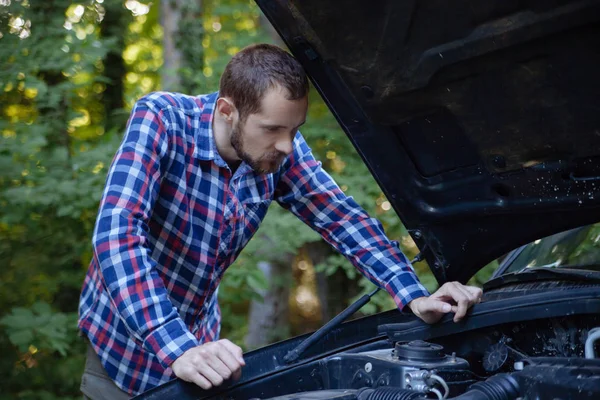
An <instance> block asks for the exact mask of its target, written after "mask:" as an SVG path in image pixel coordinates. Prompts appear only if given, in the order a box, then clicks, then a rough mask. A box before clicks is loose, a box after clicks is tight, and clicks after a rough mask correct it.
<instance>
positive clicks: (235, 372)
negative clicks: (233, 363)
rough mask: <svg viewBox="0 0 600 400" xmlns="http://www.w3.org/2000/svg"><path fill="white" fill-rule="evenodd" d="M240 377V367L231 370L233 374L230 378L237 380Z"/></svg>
mask: <svg viewBox="0 0 600 400" xmlns="http://www.w3.org/2000/svg"><path fill="white" fill-rule="evenodd" d="M241 377H242V369H241V368H238V369H236V370H235V371H233V374H232V375H231V379H233V381H234V382H237V381H239V380H240V378H241Z"/></svg>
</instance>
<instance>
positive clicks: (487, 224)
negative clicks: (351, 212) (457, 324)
mask: <svg viewBox="0 0 600 400" xmlns="http://www.w3.org/2000/svg"><path fill="white" fill-rule="evenodd" d="M257 3H258V4H259V6H260V7H261V9H262V10H263V12H264V13H265V15H266V16H267V18H269V20H270V21H271V23H272V24H273V26H274V27H275V29H277V31H278V32H279V34H280V35H281V36H282V38H283V39H284V41H285V42H286V44H287V45H288V47H289V49H290V51H291V52H292V53H293V54H294V55H295V56H296V58H297V59H298V60H299V61H300V62H301V63H302V65H303V66H304V68H305V69H306V71H307V73H308V74H309V76H310V78H311V80H312V82H313V84H314V85H315V87H316V88H317V90H318V91H319V92H320V93H321V95H322V97H323V98H324V100H325V101H326V103H327V104H328V106H329V108H330V109H331V111H332V112H333V114H334V115H335V117H336V118H337V120H338V122H339V123H340V125H341V126H342V128H343V129H344V131H345V132H346V134H347V135H348V136H349V138H350V139H351V140H352V142H353V144H354V145H355V147H356V149H357V150H358V152H359V153H360V155H361V156H362V157H363V159H364V161H365V162H366V164H367V165H368V167H369V169H370V170H371V172H372V173H373V175H374V176H375V178H376V179H377V181H378V183H379V184H380V186H381V188H382V190H383V191H384V193H385V194H386V196H387V198H388V200H389V201H390V202H391V204H392V206H393V207H394V209H395V210H396V212H397V213H398V215H399V216H400V218H401V219H402V222H403V223H404V225H405V226H406V227H407V229H408V230H409V232H410V233H411V235H412V237H413V239H414V240H415V242H416V243H417V245H418V246H419V248H420V249H421V252H422V254H423V256H424V257H425V259H426V260H427V261H428V263H429V265H430V267H431V269H432V271H433V273H434V274H435V276H436V278H437V280H438V282H440V283H442V282H445V281H449V280H459V281H463V282H465V281H466V280H468V279H469V278H470V277H471V276H472V275H473V274H474V273H475V272H476V271H477V270H478V269H480V268H481V267H482V266H484V265H485V264H487V263H488V262H490V261H492V260H493V259H494V258H497V257H499V256H501V255H502V254H504V253H505V252H507V251H509V250H511V249H514V248H515V247H517V246H520V245H522V244H525V243H527V242H530V241H532V240H535V239H538V238H540V237H543V236H546V235H549V234H552V233H555V232H559V231H563V230H566V229H569V228H572V227H575V226H580V225H584V224H588V223H591V222H597V221H600V0H588V1H565V0H563V1H559V0H530V1H517V0H494V1H485V2H473V1H464V0H461V1H454V2H447V1H440V0H422V1H416V0H387V1H383V0H382V1H378V2H364V1H358V0H352V1H345V2H343V3H340V2H337V1H324V0H297V1H289V0H257ZM342 4H343V7H340V6H341V5H342Z"/></svg>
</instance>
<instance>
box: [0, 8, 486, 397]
mask: <svg viewBox="0 0 600 400" xmlns="http://www.w3.org/2000/svg"><path fill="white" fill-rule="evenodd" d="M258 42H269V43H275V44H278V45H282V46H283V44H282V42H281V41H280V39H279V37H278V36H277V34H276V33H275V32H274V30H273V29H272V27H271V26H270V24H269V23H268V21H267V20H266V19H265V18H264V16H263V15H261V13H260V10H259V9H258V7H257V6H256V5H255V4H254V3H253V2H251V1H248V0H156V1H152V2H150V1H137V0H126V1H120V0H86V1H79V2H73V1H67V0H44V1H42V0H0V354H1V356H0V399H44V400H52V399H75V398H80V394H79V379H80V376H81V371H82V368H83V362H84V344H83V342H82V340H81V338H80V337H78V335H77V327H76V320H77V303H78V297H79V293H80V290H81V284H82V280H83V277H84V275H85V272H86V270H87V267H88V264H89V261H90V259H91V232H92V229H93V225H94V222H95V217H96V212H97V207H98V201H99V199H100V195H101V192H102V189H103V185H104V180H105V177H106V172H107V167H108V166H109V164H110V162H111V159H112V157H113V155H114V153H115V151H116V149H117V146H118V145H119V142H120V140H121V138H122V135H123V132H124V127H125V124H126V122H127V119H128V116H129V112H130V110H131V107H132V105H133V104H134V103H135V101H136V100H137V99H138V98H140V97H141V96H143V95H144V94H146V93H149V92H152V91H156V90H171V91H180V92H184V93H188V94H202V93H209V92H213V91H216V90H217V88H218V80H219V74H220V71H222V70H223V68H224V66H225V64H226V63H227V61H228V60H229V59H230V58H231V56H232V55H233V54H235V53H236V52H237V51H239V50H240V49H241V48H243V47H245V46H247V45H249V44H252V43H258ZM302 133H303V134H304V136H305V137H306V139H307V141H308V143H309V144H310V145H311V147H312V148H313V151H314V152H315V154H316V155H317V157H318V158H319V159H320V160H322V161H323V164H324V166H325V168H326V169H327V170H328V171H329V172H330V173H331V175H333V176H334V178H335V179H336V180H337V182H338V183H339V184H340V186H341V187H342V189H343V190H344V191H345V192H346V193H348V194H349V195H352V196H353V197H354V198H355V199H356V200H357V202H358V203H359V204H361V205H362V206H363V207H364V208H365V209H366V210H367V211H368V212H369V213H370V214H371V215H373V216H376V217H378V218H379V219H380V220H381V222H382V223H383V225H384V228H385V230H386V232H387V233H388V235H389V236H390V237H391V238H392V239H394V240H397V241H398V242H399V243H400V246H401V248H402V250H403V251H404V252H405V253H406V254H407V256H409V257H411V258H412V257H414V256H415V255H416V252H417V248H416V247H415V245H414V243H413V242H412V240H411V238H410V236H409V235H408V233H407V232H406V229H405V228H404V227H403V226H402V224H401V222H400V220H399V219H398V217H397V215H396V214H395V213H394V211H393V209H391V206H390V203H389V202H388V201H387V200H386V198H385V196H384V195H383V193H382V192H381V189H380V188H379V186H378V185H377V183H376V182H375V181H374V179H373V177H372V176H371V174H370V173H369V171H368V170H367V168H366V166H365V165H364V164H363V162H362V161H361V159H360V157H359V155H358V154H357V153H356V151H355V149H354V148H353V146H352V144H351V143H350V141H349V140H348V139H347V137H346V135H345V134H344V133H343V131H342V130H341V129H340V127H339V126H338V124H337V123H336V121H335V119H334V118H333V116H332V115H331V113H330V112H329V110H328V109H327V107H326V106H325V105H324V103H323V102H322V100H321V98H320V97H319V95H318V93H317V92H316V91H315V90H312V91H311V99H310V110H309V116H308V120H307V124H306V127H305V128H304V129H303V130H302ZM495 265H496V264H494V263H493V264H491V265H490V266H488V267H487V268H486V269H484V270H482V272H480V273H479V274H478V275H477V276H476V277H475V278H474V279H473V280H472V283H474V284H481V282H483V281H485V280H486V278H487V277H488V276H489V274H490V272H491V271H492V270H493V268H494V266H495ZM415 268H416V270H417V273H418V275H419V276H420V278H421V280H422V282H423V283H424V284H425V286H426V287H427V288H428V289H430V290H434V289H435V288H436V282H435V280H434V279H433V277H432V275H431V274H430V272H429V268H428V266H427V265H426V263H424V262H421V263H419V264H416V265H415ZM372 289H373V285H372V284H371V283H370V282H368V281H367V280H366V279H364V278H363V277H361V276H360V275H359V274H357V271H356V269H355V268H354V267H353V266H352V265H351V264H350V263H349V262H348V261H346V260H345V259H344V258H343V257H342V256H340V255H338V254H336V253H335V252H333V250H332V249H331V248H330V247H329V246H328V245H326V244H324V242H323V241H322V240H321V239H320V237H319V236H318V235H317V234H316V233H314V232H313V231H311V230H310V229H309V228H307V227H306V226H304V225H303V224H302V223H300V222H299V221H298V220H296V218H295V217H294V216H293V215H292V214H291V213H287V212H285V211H283V210H282V209H281V208H280V207H278V206H273V207H271V209H270V210H269V213H268V215H267V218H266V220H265V222H264V223H263V225H262V227H261V229H260V230H259V232H258V233H257V235H256V237H255V238H254V239H253V240H252V241H251V243H250V244H249V246H248V247H247V248H246V249H245V250H244V251H243V252H242V255H241V256H240V258H239V259H238V260H237V261H236V263H235V264H234V265H233V266H232V267H231V268H230V269H229V270H228V271H227V273H226V274H225V277H224V279H223V281H222V284H221V288H220V292H219V294H220V304H221V308H222V312H223V328H222V336H223V337H227V338H229V339H231V340H232V341H234V342H236V343H238V344H239V345H241V346H242V347H244V349H245V350H250V349H253V348H256V347H259V346H262V345H265V344H268V343H272V342H274V341H277V340H281V339H284V338H287V337H290V336H292V335H298V334H302V333H305V332H308V331H311V330H315V329H317V328H318V327H319V326H320V325H322V324H323V323H325V322H327V321H328V320H329V319H330V318H331V317H332V316H334V315H335V314H337V313H338V312H340V311H341V310H342V309H344V308H345V307H346V306H347V305H348V304H350V303H351V302H352V301H353V300H355V299H357V298H358V297H359V296H361V295H362V294H363V293H365V292H367V291H370V290H372ZM392 308H394V304H393V302H392V300H391V298H390V297H389V296H388V295H387V293H383V292H380V293H379V294H378V295H377V296H375V298H374V299H373V301H372V302H371V303H370V304H368V305H367V306H365V307H364V309H363V310H361V313H360V314H361V315H366V314H372V313H374V312H379V311H383V310H388V309H392Z"/></svg>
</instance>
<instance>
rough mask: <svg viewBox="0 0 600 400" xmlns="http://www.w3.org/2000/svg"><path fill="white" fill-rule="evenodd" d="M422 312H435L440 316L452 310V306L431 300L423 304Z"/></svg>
mask: <svg viewBox="0 0 600 400" xmlns="http://www.w3.org/2000/svg"><path fill="white" fill-rule="evenodd" d="M423 308H424V310H421V312H423V313H427V312H437V313H442V314H447V313H449V312H450V311H451V310H452V306H451V305H450V304H448V303H445V302H443V301H441V300H431V301H427V302H424V303H423Z"/></svg>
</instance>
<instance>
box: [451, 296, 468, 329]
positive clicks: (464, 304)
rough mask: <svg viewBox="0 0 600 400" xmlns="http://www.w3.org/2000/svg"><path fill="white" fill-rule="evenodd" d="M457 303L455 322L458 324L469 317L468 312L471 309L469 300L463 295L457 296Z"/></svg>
mask: <svg viewBox="0 0 600 400" xmlns="http://www.w3.org/2000/svg"><path fill="white" fill-rule="evenodd" d="M455 301H456V303H457V307H458V308H457V310H456V313H455V314H454V322H458V321H460V320H461V319H463V318H464V316H465V315H467V310H468V309H469V300H468V299H467V298H466V297H465V296H464V295H463V294H462V293H461V294H458V293H457V294H456V298H455Z"/></svg>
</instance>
